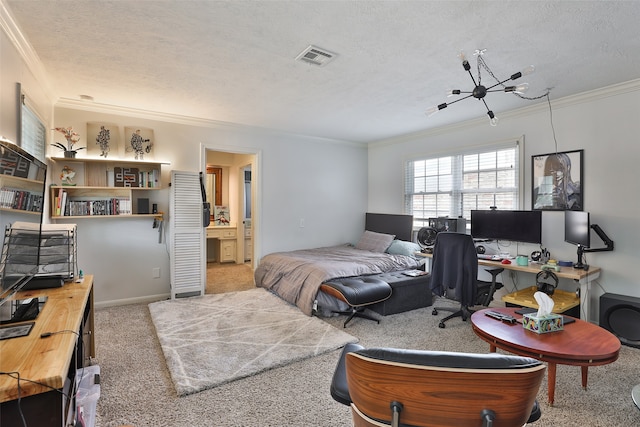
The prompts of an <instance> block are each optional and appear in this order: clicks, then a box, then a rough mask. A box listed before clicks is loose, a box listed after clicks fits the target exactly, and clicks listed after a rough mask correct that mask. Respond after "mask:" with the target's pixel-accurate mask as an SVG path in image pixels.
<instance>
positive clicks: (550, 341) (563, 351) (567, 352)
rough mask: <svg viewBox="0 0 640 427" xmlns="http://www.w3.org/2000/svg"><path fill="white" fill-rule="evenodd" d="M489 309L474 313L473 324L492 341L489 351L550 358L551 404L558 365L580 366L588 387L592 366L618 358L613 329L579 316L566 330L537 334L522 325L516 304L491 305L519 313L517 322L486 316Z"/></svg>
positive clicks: (583, 384)
mask: <svg viewBox="0 0 640 427" xmlns="http://www.w3.org/2000/svg"><path fill="white" fill-rule="evenodd" d="M487 310H488V309H484V310H480V311H476V312H475V313H473V314H472V315H471V326H472V327H473V331H474V332H475V333H476V335H478V336H479V337H480V338H482V339H483V340H485V341H486V342H488V343H489V351H491V352H495V351H496V348H500V349H502V350H505V351H508V352H510V353H514V354H518V355H520V356H527V357H532V358H534V359H538V360H541V361H543V362H547V366H548V380H547V381H548V387H547V389H548V393H549V404H550V405H553V402H554V399H555V387H556V365H558V364H560V365H570V366H580V367H581V371H582V387H583V388H585V389H586V388H587V375H588V369H589V366H600V365H606V364H608V363H612V362H615V361H616V360H617V359H618V354H619V353H620V340H619V339H618V338H617V337H616V336H615V335H613V334H612V333H611V332H609V331H607V330H606V329H604V328H601V327H599V326H597V325H594V324H592V323H589V322H585V321H582V320H580V319H576V321H575V322H573V323H570V324H567V325H564V330H562V331H558V332H550V333H547V334H536V333H535V332H531V331H528V330H526V329H524V328H523V327H522V323H521V320H522V316H518V315H517V314H515V311H516V309H515V308H496V309H494V308H492V309H491V310H493V311H499V312H500V313H504V314H508V315H511V316H514V317H516V318H517V319H519V320H520V322H516V323H515V324H511V323H506V322H501V321H499V320H496V319H494V318H492V317H489V316H485V314H484V313H485V312H486V311H487Z"/></svg>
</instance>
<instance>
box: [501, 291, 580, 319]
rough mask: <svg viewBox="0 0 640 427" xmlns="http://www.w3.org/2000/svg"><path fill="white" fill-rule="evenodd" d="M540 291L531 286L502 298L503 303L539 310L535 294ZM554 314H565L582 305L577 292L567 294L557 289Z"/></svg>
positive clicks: (553, 296)
mask: <svg viewBox="0 0 640 427" xmlns="http://www.w3.org/2000/svg"><path fill="white" fill-rule="evenodd" d="M537 291H538V287H537V286H530V287H528V288H526V289H522V290H519V291H515V292H512V293H510V294H507V295H503V296H502V301H504V302H506V303H510V304H514V305H519V306H522V307H529V308H535V309H537V308H538V302H537V301H536V299H535V296H534V295H535V293H536V292H537ZM551 299H552V300H553V310H552V311H553V312H554V313H564V312H565V311H567V310H569V309H571V308H573V307H577V306H578V305H580V298H578V296H577V295H576V294H575V292H566V291H561V290H560V289H556V290H555V292H554V293H553V295H551Z"/></svg>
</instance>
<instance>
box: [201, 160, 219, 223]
mask: <svg viewBox="0 0 640 427" xmlns="http://www.w3.org/2000/svg"><path fill="white" fill-rule="evenodd" d="M205 191H206V193H207V200H208V201H209V202H210V203H212V204H213V205H218V206H219V205H221V204H222V168H216V167H213V166H209V165H207V183H206V188H205ZM211 213H212V215H211V216H212V217H213V209H212V210H211Z"/></svg>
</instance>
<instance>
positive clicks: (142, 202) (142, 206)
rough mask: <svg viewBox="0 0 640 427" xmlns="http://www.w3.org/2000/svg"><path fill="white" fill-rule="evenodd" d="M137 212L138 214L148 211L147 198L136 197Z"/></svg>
mask: <svg viewBox="0 0 640 427" xmlns="http://www.w3.org/2000/svg"><path fill="white" fill-rule="evenodd" d="M138 213H139V214H148V213H149V199H138Z"/></svg>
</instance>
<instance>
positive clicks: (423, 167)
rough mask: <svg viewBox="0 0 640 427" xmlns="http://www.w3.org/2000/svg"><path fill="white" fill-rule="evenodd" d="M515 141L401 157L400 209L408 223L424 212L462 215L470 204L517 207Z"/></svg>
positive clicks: (421, 220)
mask: <svg viewBox="0 0 640 427" xmlns="http://www.w3.org/2000/svg"><path fill="white" fill-rule="evenodd" d="M520 145H521V141H514V142H511V143H507V144H501V145H494V146H485V147H481V148H474V149H472V150H468V151H464V152H459V153H453V154H450V155H446V156H441V157H432V158H424V159H418V160H409V161H407V163H406V178H405V211H406V212H408V213H411V214H412V215H413V220H414V227H415V228H419V227H425V226H427V225H428V222H427V221H428V219H429V218H435V217H449V218H457V217H460V216H462V217H463V218H466V219H467V220H469V218H470V217H471V210H473V209H489V208H490V207H491V206H496V207H497V208H498V209H519V206H520V200H519V194H520V182H521V174H520V168H519V165H520Z"/></svg>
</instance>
